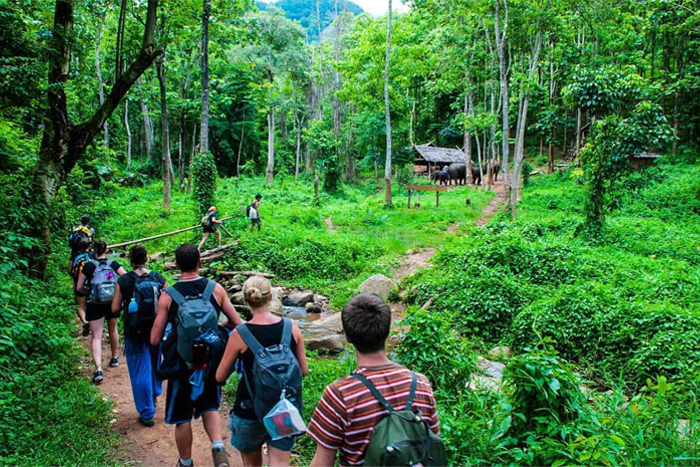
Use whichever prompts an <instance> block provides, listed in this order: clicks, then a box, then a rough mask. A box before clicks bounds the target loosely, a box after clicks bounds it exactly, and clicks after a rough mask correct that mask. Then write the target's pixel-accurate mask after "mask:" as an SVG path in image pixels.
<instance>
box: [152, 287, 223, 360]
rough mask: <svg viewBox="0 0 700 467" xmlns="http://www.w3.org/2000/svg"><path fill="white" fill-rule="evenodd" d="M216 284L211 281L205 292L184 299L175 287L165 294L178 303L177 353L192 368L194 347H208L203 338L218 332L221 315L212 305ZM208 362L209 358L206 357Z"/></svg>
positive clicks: (167, 290) (166, 290) (168, 289)
mask: <svg viewBox="0 0 700 467" xmlns="http://www.w3.org/2000/svg"><path fill="white" fill-rule="evenodd" d="M215 287H216V282H214V281H212V280H209V281H208V283H207V288H206V289H204V292H203V293H202V294H200V295H196V296H187V297H183V296H182V294H181V293H180V292H178V291H177V290H176V289H175V288H174V287H169V288H167V289H165V293H167V294H168V295H170V297H171V298H172V299H173V300H174V301H175V303H177V305H178V307H179V308H178V311H177V353H178V354H180V357H182V359H183V360H184V361H185V363H187V366H188V367H190V368H192V367H193V365H194V364H195V355H194V352H193V347H194V346H195V345H206V342H205V341H204V339H202V336H203V335H204V334H206V333H207V332H208V331H213V332H216V330H217V326H218V325H219V315H218V313H217V312H216V309H215V308H214V305H212V303H211V296H212V294H213V293H214V288H215ZM204 359H205V360H206V359H207V357H204Z"/></svg>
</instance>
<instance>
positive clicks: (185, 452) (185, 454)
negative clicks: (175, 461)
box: [175, 422, 192, 459]
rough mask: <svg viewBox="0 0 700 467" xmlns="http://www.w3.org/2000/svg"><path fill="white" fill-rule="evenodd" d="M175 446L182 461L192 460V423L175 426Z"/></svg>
mask: <svg viewBox="0 0 700 467" xmlns="http://www.w3.org/2000/svg"><path fill="white" fill-rule="evenodd" d="M175 444H176V445H177V452H178V454H179V455H180V459H191V458H192V423H191V422H186V423H180V424H179V425H175Z"/></svg>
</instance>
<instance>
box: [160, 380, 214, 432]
mask: <svg viewBox="0 0 700 467" xmlns="http://www.w3.org/2000/svg"><path fill="white" fill-rule="evenodd" d="M191 393H192V385H191V384H190V382H189V380H188V379H181V378H175V379H169V380H168V390H167V395H166V398H165V423H167V424H168V425H180V424H182V423H188V422H190V421H192V417H194V418H195V419H197V418H199V417H201V416H202V414H203V413H204V412H213V411H216V410H219V406H220V405H221V386H219V385H218V384H217V383H216V372H215V371H210V372H209V375H208V377H207V380H206V381H205V382H204V392H202V395H201V396H199V398H198V399H197V400H196V401H193V400H192V399H191V398H190V394H191Z"/></svg>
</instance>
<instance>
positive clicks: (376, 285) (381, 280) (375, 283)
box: [358, 274, 399, 300]
mask: <svg viewBox="0 0 700 467" xmlns="http://www.w3.org/2000/svg"><path fill="white" fill-rule="evenodd" d="M398 289H399V287H398V286H397V285H396V282H394V281H393V280H391V279H389V278H388V277H386V276H385V275H383V274H375V275H374V276H372V277H370V278H369V279H367V280H366V281H364V282H363V283H362V284H360V286H359V287H358V290H359V291H360V292H361V293H371V294H376V295H379V296H380V297H382V299H383V300H387V299H388V298H389V295H390V294H391V292H393V291H395V290H398Z"/></svg>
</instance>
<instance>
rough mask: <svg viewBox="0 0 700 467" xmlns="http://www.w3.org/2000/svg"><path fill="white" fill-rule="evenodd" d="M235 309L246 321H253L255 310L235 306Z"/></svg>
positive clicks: (243, 306)
mask: <svg viewBox="0 0 700 467" xmlns="http://www.w3.org/2000/svg"><path fill="white" fill-rule="evenodd" d="M233 307H234V308H235V309H236V313H238V314H239V315H240V316H241V318H243V319H244V320H246V321H250V320H251V319H253V309H252V308H250V307H249V306H248V305H233Z"/></svg>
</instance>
